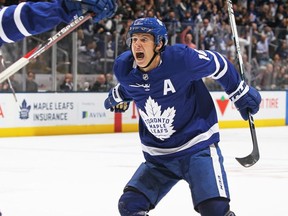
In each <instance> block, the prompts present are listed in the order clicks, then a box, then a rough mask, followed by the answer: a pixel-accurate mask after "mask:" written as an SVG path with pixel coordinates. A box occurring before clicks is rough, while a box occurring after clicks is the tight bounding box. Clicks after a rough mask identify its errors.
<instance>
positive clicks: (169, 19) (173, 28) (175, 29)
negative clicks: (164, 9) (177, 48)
mask: <svg viewBox="0 0 288 216" xmlns="http://www.w3.org/2000/svg"><path fill="white" fill-rule="evenodd" d="M162 21H163V22H164V23H165V25H166V28H167V32H168V40H169V41H170V42H173V41H175V37H176V36H177V33H179V32H180V31H181V23H180V21H179V19H178V18H177V17H176V14H175V11H173V10H170V11H169V13H168V15H167V16H165V17H164V18H163V20H162ZM172 37H173V38H172Z"/></svg>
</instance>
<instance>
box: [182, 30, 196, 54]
mask: <svg viewBox="0 0 288 216" xmlns="http://www.w3.org/2000/svg"><path fill="white" fill-rule="evenodd" d="M191 31H192V27H191V26H187V27H186V28H185V29H184V30H183V31H182V32H181V34H180V42H181V43H182V44H186V45H187V46H188V47H190V48H193V49H196V45H195V44H194V43H193V35H192V32H191Z"/></svg>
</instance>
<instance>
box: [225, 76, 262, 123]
mask: <svg viewBox="0 0 288 216" xmlns="http://www.w3.org/2000/svg"><path fill="white" fill-rule="evenodd" d="M229 98H230V100H231V101H232V102H234V104H235V106H236V108H237V109H238V111H239V112H240V114H241V116H242V118H243V119H244V120H245V121H246V120H248V112H250V113H251V114H252V115H253V114H255V113H257V112H258V110H259V105H260V103H261V95H260V94H259V92H258V91H257V90H256V89H255V88H253V87H249V86H248V85H247V84H246V83H244V82H243V81H242V82H241V83H240V85H239V86H238V88H237V89H236V90H235V91H234V92H233V93H231V94H230V95H229Z"/></svg>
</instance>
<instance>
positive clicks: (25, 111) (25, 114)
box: [19, 100, 31, 119]
mask: <svg viewBox="0 0 288 216" xmlns="http://www.w3.org/2000/svg"><path fill="white" fill-rule="evenodd" d="M30 109H31V106H30V105H29V106H27V102H26V100H23V102H22V105H21V106H20V112H19V113H20V119H28V118H29V112H30Z"/></svg>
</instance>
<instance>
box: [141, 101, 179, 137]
mask: <svg viewBox="0 0 288 216" xmlns="http://www.w3.org/2000/svg"><path fill="white" fill-rule="evenodd" d="M144 108H145V111H146V112H144V111H142V110H141V109H139V113H140V115H141V117H142V119H143V121H144V122H145V124H146V127H147V128H148V130H149V131H150V133H152V134H153V135H154V136H155V137H157V138H158V139H160V140H165V139H167V138H169V137H170V136H171V135H172V134H173V133H174V132H175V130H174V126H173V122H174V117H175V113H176V110H175V109H174V107H168V108H167V109H166V110H164V111H163V113H162V111H161V105H160V106H159V105H158V103H157V102H155V100H154V99H152V98H151V97H149V98H148V99H147V101H146V103H145V107H144Z"/></svg>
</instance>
